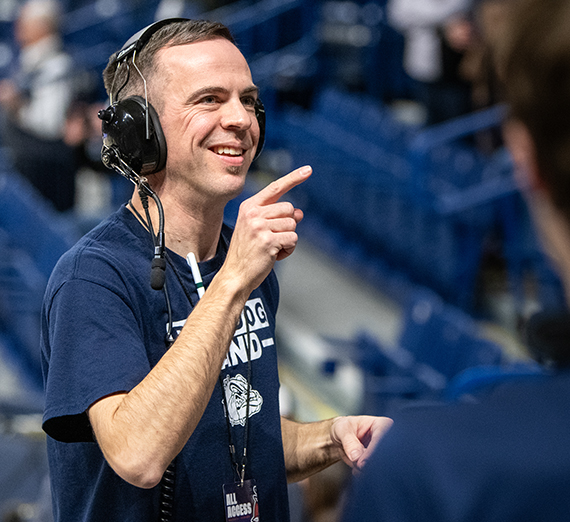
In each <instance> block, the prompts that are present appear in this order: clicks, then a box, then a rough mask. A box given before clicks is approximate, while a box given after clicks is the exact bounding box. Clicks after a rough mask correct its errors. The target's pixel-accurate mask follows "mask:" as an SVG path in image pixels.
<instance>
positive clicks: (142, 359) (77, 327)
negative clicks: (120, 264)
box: [42, 279, 150, 442]
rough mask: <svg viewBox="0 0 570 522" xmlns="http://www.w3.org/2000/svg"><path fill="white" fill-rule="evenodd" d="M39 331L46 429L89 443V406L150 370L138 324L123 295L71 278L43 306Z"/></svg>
mask: <svg viewBox="0 0 570 522" xmlns="http://www.w3.org/2000/svg"><path fill="white" fill-rule="evenodd" d="M47 324H49V328H48V327H47ZM42 328H43V330H44V331H43V333H42V335H43V348H42V358H43V361H42V362H43V365H44V378H45V412H44V419H43V422H44V424H43V427H44V430H45V431H46V433H47V434H48V435H49V436H51V437H52V438H54V439H56V440H59V441H62V442H91V441H93V435H92V430H91V426H90V425H89V420H88V416H87V413H86V411H87V409H88V407H89V406H90V405H91V404H93V403H94V402H96V401H97V400H99V399H101V398H103V397H105V396H108V395H111V394H113V393H118V392H123V391H127V392H128V391H130V390H131V389H132V388H134V387H135V386H136V385H137V384H138V383H139V382H140V381H141V380H142V379H143V378H144V377H145V375H147V374H148V372H149V371H150V363H149V360H148V356H147V354H146V350H145V347H144V343H143V333H142V330H141V325H140V324H139V322H138V321H137V319H136V316H135V313H134V312H133V309H132V306H130V305H129V303H128V300H127V299H126V298H125V296H124V295H119V293H117V292H114V291H112V290H111V289H110V288H109V287H107V286H105V285H103V284H101V283H94V282H91V281H86V280H82V279H74V280H71V281H68V282H66V283H64V284H63V285H62V287H61V288H59V289H58V291H57V292H56V293H55V295H54V297H53V299H52V300H51V302H50V303H49V306H46V308H45V310H44V324H43V325H42Z"/></svg>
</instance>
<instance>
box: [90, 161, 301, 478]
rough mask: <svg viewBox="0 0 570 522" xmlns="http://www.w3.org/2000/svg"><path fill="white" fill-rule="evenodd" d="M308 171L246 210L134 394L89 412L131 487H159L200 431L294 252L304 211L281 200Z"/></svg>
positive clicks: (284, 180) (110, 459) (108, 456)
mask: <svg viewBox="0 0 570 522" xmlns="http://www.w3.org/2000/svg"><path fill="white" fill-rule="evenodd" d="M309 173H310V169H309V170H308V171H306V170H302V169H298V170H297V171H294V172H293V173H291V174H289V175H287V176H284V177H283V178H280V179H279V180H277V181H276V182H274V183H272V184H270V185H269V186H268V187H266V188H265V189H263V190H262V191H260V192H259V193H258V194H256V195H255V196H253V197H252V198H250V199H249V200H247V201H246V202H244V203H243V204H242V207H241V208H240V213H239V215H238V220H237V222H236V227H235V231H234V235H233V237H232V241H231V243H230V246H229V249H228V254H227V256H226V260H225V262H224V265H223V266H222V268H221V269H220V271H219V272H218V274H216V276H215V277H214V279H213V280H212V282H211V283H210V285H209V287H208V290H207V291H206V293H205V294H204V296H203V297H202V299H201V300H200V301H199V303H198V304H197V306H196V307H195V308H194V310H193V311H192V313H191V314H190V316H189V317H188V320H187V321H186V324H185V325H184V328H183V329H182V331H181V332H180V335H179V336H178V338H177V340H176V342H175V343H174V344H173V345H172V346H171V347H170V349H169V350H168V351H167V352H166V354H165V355H164V356H163V357H162V358H161V360H160V361H159V362H158V363H157V364H156V366H155V367H154V368H153V369H152V370H151V371H150V372H149V373H148V375H147V376H146V377H145V378H144V379H143V380H142V381H141V382H140V383H139V384H138V385H137V386H135V387H134V388H133V389H132V390H131V391H129V392H128V393H119V394H115V395H111V396H107V397H104V398H102V399H100V400H99V401H97V402H95V403H94V404H92V405H91V407H90V408H89V410H88V415H89V420H90V422H91V426H92V428H93V432H94V434H95V438H96V440H97V442H98V443H99V446H100V447H101V450H102V452H103V454H104V456H105V458H106V459H107V462H108V463H109V465H110V466H111V467H112V468H113V469H114V470H115V472H116V473H117V474H118V475H119V476H121V477H122V478H123V479H125V480H126V481H127V482H130V483H131V484H134V485H136V486H139V487H143V488H151V487H154V486H155V485H156V484H158V482H159V481H160V479H161V477H162V475H163V473H164V471H165V469H166V468H167V467H168V465H169V464H170V462H171V461H172V460H173V459H174V457H175V456H176V455H177V454H178V453H179V452H180V451H181V450H182V448H183V447H184V445H185V444H186V442H187V441H188V439H189V438H190V436H191V435H192V433H193V432H194V429H195V428H196V426H197V424H198V422H199V421H200V418H201V417H202V414H203V413H204V410H205V409H206V406H207V404H208V401H209V400H210V397H211V395H212V391H213V389H214V386H215V385H216V382H217V380H218V376H219V373H220V369H221V367H222V364H223V360H224V358H225V356H226V353H227V350H228V347H229V345H230V342H231V339H232V337H233V335H234V332H235V328H236V325H237V323H238V319H239V316H240V314H241V312H242V310H243V307H244V306H245V302H246V300H247V298H248V297H249V295H250V293H251V292H252V291H253V290H254V289H255V288H256V287H257V286H259V285H260V284H261V282H262V281H263V280H264V279H265V277H267V275H268V274H269V272H270V271H271V269H272V267H273V265H274V263H275V261H276V259H280V258H281V257H282V256H283V255H285V254H284V252H285V253H286V254H288V253H290V252H292V251H293V249H294V248H295V244H296V241H297V236H296V233H295V227H296V224H297V222H298V221H299V220H300V219H301V215H299V212H300V211H297V209H294V208H293V206H292V205H290V204H286V203H278V200H279V198H280V197H281V196H282V195H283V194H284V193H285V192H287V190H289V189H290V188H292V187H293V186H295V185H297V184H298V183H301V182H302V181H304V180H305V179H306V178H307V177H308V174H309ZM295 216H296V217H295Z"/></svg>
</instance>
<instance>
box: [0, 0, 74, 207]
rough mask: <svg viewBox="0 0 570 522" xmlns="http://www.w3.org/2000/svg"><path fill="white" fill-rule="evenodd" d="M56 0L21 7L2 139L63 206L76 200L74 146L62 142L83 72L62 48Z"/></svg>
mask: <svg viewBox="0 0 570 522" xmlns="http://www.w3.org/2000/svg"><path fill="white" fill-rule="evenodd" d="M61 16H62V11H61V7H60V4H59V3H58V2H57V1H56V0H28V1H27V2H25V3H24V4H23V6H22V8H21V10H20V11H19V14H18V17H17V19H16V22H15V27H14V36H15V39H16V42H17V44H18V46H19V48H20V55H19V61H18V65H17V69H16V70H15V71H14V72H13V74H12V76H11V78H10V79H6V80H3V81H2V82H1V83H0V105H1V107H2V129H1V130H2V140H3V142H4V144H5V145H6V146H7V147H8V149H9V151H10V153H11V155H12V160H13V163H14V166H15V168H16V169H17V170H18V171H19V172H20V173H21V174H22V175H24V176H26V177H27V178H28V179H29V180H30V181H31V182H32V183H33V185H34V186H35V187H36V188H37V189H38V190H39V191H40V192H41V193H42V194H43V195H44V196H45V197H46V198H48V199H49V200H51V201H52V203H53V204H54V206H55V207H56V208H57V209H58V210H61V211H64V210H68V209H70V208H72V207H73V204H74V194H75V186H74V176H75V170H76V167H75V163H74V157H73V151H72V150H71V149H70V148H69V147H68V146H67V145H66V144H65V143H64V142H63V132H64V127H65V121H66V118H67V112H68V109H69V107H70V104H71V103H72V101H73V100H74V97H75V92H76V89H77V86H78V81H79V78H81V79H82V80H83V77H82V76H81V75H79V74H78V73H77V69H76V67H75V65H74V63H73V61H72V59H71V57H70V56H69V55H68V54H67V53H66V52H65V51H64V50H63V44H62V39H61V35H60V32H59V22H60V20H61Z"/></svg>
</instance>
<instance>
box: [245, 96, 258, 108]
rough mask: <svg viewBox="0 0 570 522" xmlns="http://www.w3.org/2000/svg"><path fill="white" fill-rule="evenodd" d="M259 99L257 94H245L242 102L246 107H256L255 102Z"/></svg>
mask: <svg viewBox="0 0 570 522" xmlns="http://www.w3.org/2000/svg"><path fill="white" fill-rule="evenodd" d="M256 101H257V99H256V98H255V96H245V97H244V98H242V103H243V105H244V107H248V108H249V107H251V108H253V107H255V102H256Z"/></svg>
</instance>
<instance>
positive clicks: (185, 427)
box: [89, 274, 247, 487]
mask: <svg viewBox="0 0 570 522" xmlns="http://www.w3.org/2000/svg"><path fill="white" fill-rule="evenodd" d="M218 275H219V274H218ZM234 286H235V285H233V282H232V281H231V279H230V280H229V281H228V279H226V278H224V277H219V278H218V279H217V280H216V278H214V280H213V281H212V283H211V285H210V287H209V288H208V291H207V292H206V294H205V295H204V297H203V298H202V300H201V301H200V302H199V303H198V305H197V306H196V308H195V309H194V311H193V312H192V313H191V314H190V316H189V317H188V320H187V323H186V325H185V326H184V328H183V329H182V331H181V333H180V335H179V337H178V339H177V340H176V342H175V343H174V344H173V345H172V347H171V348H170V349H169V350H168V352H167V353H166V354H165V355H164V356H163V357H162V359H161V360H160V361H159V362H158V363H157V365H156V366H155V367H154V368H153V369H152V370H151V372H150V373H149V374H148V375H147V376H146V377H145V378H144V379H143V380H142V381H141V382H140V383H139V385H138V386H136V387H135V388H133V389H132V390H131V391H130V392H129V393H127V394H121V395H117V396H115V397H107V398H105V399H103V400H101V401H99V403H95V405H93V406H92V407H91V409H90V412H89V416H90V420H91V423H92V426H93V429H94V432H95V434H96V437H97V441H98V442H99V445H100V447H101V449H102V451H103V453H104V455H105V457H106V459H107V461H108V462H109V464H110V465H111V467H113V469H115V471H116V472H117V473H118V474H119V475H120V476H122V477H123V478H124V479H125V480H127V481H128V482H131V483H133V484H135V485H138V486H141V487H152V486H153V485H154V484H155V483H156V482H157V481H158V480H160V477H161V476H162V473H163V472H164V470H165V469H166V467H167V466H168V464H169V463H170V462H171V461H172V459H173V458H174V457H175V456H176V455H177V454H178V453H179V452H180V451H181V449H182V448H183V446H184V444H185V443H186V442H187V441H188V439H189V438H190V436H191V435H192V433H193V431H194V429H195V428H196V425H197V424H198V422H199V420H200V418H201V416H202V414H203V412H204V410H205V408H206V406H207V404H208V401H209V399H210V396H211V394H212V391H213V389H214V386H215V385H216V382H217V380H218V376H219V373H220V368H221V366H222V363H223V359H224V357H225V355H226V353H227V349H228V346H229V344H230V342H231V339H232V336H233V334H234V331H235V326H236V324H237V321H238V318H239V314H240V313H241V311H242V309H243V306H244V303H245V300H246V298H247V295H246V294H247V292H245V291H238V290H236V288H235V287H234Z"/></svg>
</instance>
